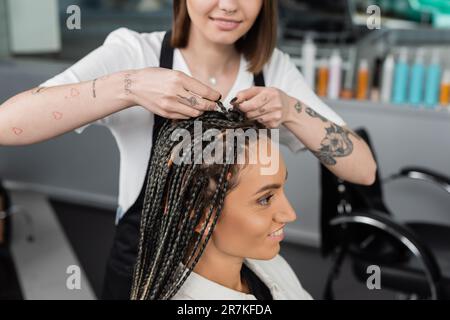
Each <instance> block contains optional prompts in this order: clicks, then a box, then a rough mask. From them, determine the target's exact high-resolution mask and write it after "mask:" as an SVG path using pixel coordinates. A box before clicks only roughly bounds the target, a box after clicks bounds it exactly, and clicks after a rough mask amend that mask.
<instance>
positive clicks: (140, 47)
mask: <svg viewBox="0 0 450 320" xmlns="http://www.w3.org/2000/svg"><path fill="white" fill-rule="evenodd" d="M165 33H166V31H153V32H137V31H135V30H132V29H129V28H125V27H120V28H118V29H115V30H113V31H111V32H110V33H109V34H108V35H107V36H106V38H105V41H104V44H105V45H111V46H118V47H120V48H124V49H125V50H127V51H129V54H130V55H132V56H131V57H132V58H133V59H137V60H138V61H142V62H144V61H145V62H147V63H151V65H154V64H155V63H157V62H158V57H159V53H160V51H161V45H162V41H163V39H164V35H165ZM148 59H150V60H148Z"/></svg>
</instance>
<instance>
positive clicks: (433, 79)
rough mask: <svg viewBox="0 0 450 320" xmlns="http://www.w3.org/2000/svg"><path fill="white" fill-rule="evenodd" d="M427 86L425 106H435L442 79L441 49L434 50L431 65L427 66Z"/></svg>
mask: <svg viewBox="0 0 450 320" xmlns="http://www.w3.org/2000/svg"><path fill="white" fill-rule="evenodd" d="M426 78H427V79H426V86H425V107H427V108H433V107H434V106H436V105H437V103H438V98H439V86H440V81H441V67H440V65H439V51H437V50H434V51H433V53H432V56H431V61H430V65H429V66H428V68H427V77H426Z"/></svg>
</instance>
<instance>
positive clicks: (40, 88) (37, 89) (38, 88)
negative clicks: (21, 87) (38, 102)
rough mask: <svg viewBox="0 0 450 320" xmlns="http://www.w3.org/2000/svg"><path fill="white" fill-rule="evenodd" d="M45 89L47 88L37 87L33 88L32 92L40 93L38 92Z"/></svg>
mask: <svg viewBox="0 0 450 320" xmlns="http://www.w3.org/2000/svg"><path fill="white" fill-rule="evenodd" d="M45 89H47V88H46V87H37V88H36V89H35V90H33V91H32V92H31V94H38V93H40V92H42V91H44V90H45Z"/></svg>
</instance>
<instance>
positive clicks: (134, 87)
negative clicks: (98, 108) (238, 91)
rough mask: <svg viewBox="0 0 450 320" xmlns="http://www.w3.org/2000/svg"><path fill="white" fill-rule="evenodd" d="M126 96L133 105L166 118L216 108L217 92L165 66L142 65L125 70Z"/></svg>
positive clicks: (192, 114)
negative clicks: (141, 66)
mask: <svg viewBox="0 0 450 320" xmlns="http://www.w3.org/2000/svg"><path fill="white" fill-rule="evenodd" d="M123 85H124V91H125V95H126V96H128V97H129V98H130V100H131V103H134V104H135V105H141V106H143V107H144V108H146V109H148V110H150V111H151V112H153V113H155V114H158V115H160V116H162V117H165V118H169V119H189V118H191V117H198V116H200V115H201V114H202V113H203V112H204V111H206V110H215V108H216V104H215V102H214V101H217V100H219V99H220V97H221V95H220V93H219V92H217V91H215V90H213V89H211V88H210V87H208V86H206V85H204V84H203V83H201V82H200V81H198V80H196V79H194V78H192V77H190V76H188V75H187V74H185V73H183V72H181V71H176V70H172V69H165V68H154V67H150V68H144V69H139V70H132V71H129V72H125V73H124V83H123Z"/></svg>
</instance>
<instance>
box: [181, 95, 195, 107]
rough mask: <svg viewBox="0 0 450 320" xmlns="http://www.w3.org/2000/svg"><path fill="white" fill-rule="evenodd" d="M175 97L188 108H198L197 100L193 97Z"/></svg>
mask: <svg viewBox="0 0 450 320" xmlns="http://www.w3.org/2000/svg"><path fill="white" fill-rule="evenodd" d="M177 97H178V98H180V99H181V101H180V102H181V103H183V104H187V105H188V106H189V107H194V106H198V105H199V103H198V101H197V98H196V97H194V96H191V97H183V96H182V95H179V94H177Z"/></svg>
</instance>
